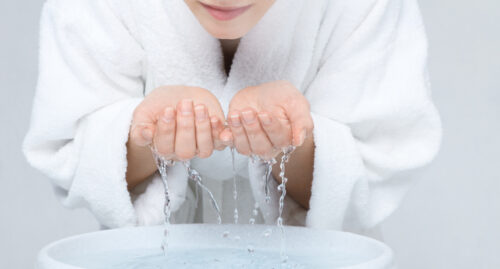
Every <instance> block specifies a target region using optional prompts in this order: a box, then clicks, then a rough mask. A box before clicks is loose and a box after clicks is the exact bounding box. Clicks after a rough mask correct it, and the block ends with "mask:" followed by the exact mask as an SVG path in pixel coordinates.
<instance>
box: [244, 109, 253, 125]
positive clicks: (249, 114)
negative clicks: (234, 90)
mask: <svg viewBox="0 0 500 269" xmlns="http://www.w3.org/2000/svg"><path fill="white" fill-rule="evenodd" d="M241 115H242V116H243V120H244V121H245V123H246V124H252V123H254V122H255V114H254V113H253V111H248V110H247V111H243V112H241Z"/></svg>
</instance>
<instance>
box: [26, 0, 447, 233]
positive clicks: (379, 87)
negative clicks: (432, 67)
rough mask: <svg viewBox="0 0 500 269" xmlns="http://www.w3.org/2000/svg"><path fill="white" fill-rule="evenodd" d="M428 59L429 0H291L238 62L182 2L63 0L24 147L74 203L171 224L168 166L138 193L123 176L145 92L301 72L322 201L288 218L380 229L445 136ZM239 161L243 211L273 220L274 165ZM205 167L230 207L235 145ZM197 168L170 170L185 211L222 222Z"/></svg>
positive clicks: (225, 93) (48, 14)
mask: <svg viewBox="0 0 500 269" xmlns="http://www.w3.org/2000/svg"><path fill="white" fill-rule="evenodd" d="M426 57H427V43H426V36H425V31H424V25H423V23H422V20H421V15H420V12H419V8H418V5H417V1H416V0H277V1H276V3H275V4H274V5H273V6H272V8H271V9H270V10H269V12H268V13H267V14H266V15H265V16H264V17H263V18H262V20H261V21H260V22H259V23H258V24H257V25H256V26H255V27H254V28H253V29H252V30H251V31H250V32H249V33H248V34H247V35H245V36H244V37H243V38H242V40H241V42H240V45H239V47H238V50H237V52H236V54H235V57H234V60H233V63H232V68H231V71H230V73H229V75H226V74H225V71H224V61H223V54H222V51H221V47H220V42H219V41H218V40H217V39H216V38H214V37H212V36H210V35H209V34H208V33H207V32H206V31H205V30H204V29H203V28H202V26H201V25H200V24H199V22H198V21H197V20H196V18H195V17H194V16H193V14H192V13H191V12H190V10H189V9H188V8H187V6H186V4H185V3H184V2H183V1H181V0H73V1H67V0H49V1H48V2H47V3H46V5H45V6H44V9H43V16H42V19H41V47H40V77H39V83H38V89H37V92H36V96H35V99H34V108H33V115H32V121H31V127H30V130H29V132H28V134H27V136H26V139H25V143H24V152H25V155H26V157H27V159H28V161H29V163H30V164H32V165H33V166H34V167H36V168H38V169H40V170H41V171H43V172H44V173H46V174H47V175H48V176H49V177H50V178H51V179H52V181H53V183H54V185H55V186H56V193H57V194H58V196H60V198H61V200H62V203H63V204H64V205H66V206H68V207H87V208H88V209H90V210H91V211H92V212H93V214H94V215H95V216H96V217H97V219H98V220H99V222H100V223H101V224H102V225H104V226H106V227H121V226H131V225H152V224H160V223H161V222H162V219H163V215H162V214H163V213H162V207H163V201H164V197H163V190H162V184H161V181H160V180H159V178H158V175H154V176H152V177H151V178H150V179H149V180H148V181H146V182H145V183H144V184H142V186H139V187H137V188H136V189H135V190H134V191H132V193H130V192H129V191H128V190H127V183H126V180H125V172H126V169H127V159H126V150H127V148H126V142H127V139H128V132H129V127H130V123H131V118H132V113H133V111H134V108H135V107H136V106H137V105H138V104H139V103H140V102H141V100H142V99H143V98H144V96H145V95H147V94H148V93H149V92H151V91H152V90H153V89H154V88H155V87H158V86H161V85H191V86H200V87H203V88H206V89H208V90H210V91H211V92H212V93H214V94H215V95H216V96H217V98H218V99H219V100H220V103H221V105H222V107H223V109H224V111H225V112H226V113H227V108H228V104H229V102H230V101H231V98H232V96H233V95H234V94H235V93H236V92H237V91H238V90H240V89H242V88H245V87H247V86H251V85H258V84H261V83H264V82H268V81H274V80H288V81H290V82H292V83H293V84H294V85H295V86H296V87H297V88H298V89H299V90H300V91H301V92H303V94H304V95H305V96H306V97H307V99H308V100H309V102H310V104H311V113H312V116H313V120H314V125H315V128H314V143H315V146H316V149H315V157H314V174H313V176H314V178H313V185H312V196H311V200H310V209H309V210H308V211H306V210H304V209H302V208H301V207H299V206H298V205H297V204H296V203H295V202H294V201H293V200H292V199H291V198H288V199H287V200H286V205H285V207H286V212H285V218H286V220H287V221H288V222H287V223H288V224H296V225H306V226H309V227H315V228H328V229H337V230H347V231H353V232H358V233H365V234H366V233H368V234H369V233H370V231H372V230H373V229H375V228H376V227H377V225H378V224H379V223H380V222H381V221H382V220H384V219H385V218H386V217H387V216H389V215H390V214H391V212H393V211H394V210H395V209H396V208H397V206H398V204H399V203H400V201H401V199H402V197H403V196H404V194H405V192H406V191H407V189H408V187H409V186H410V185H411V184H412V178H411V177H408V176H407V173H403V172H406V171H411V170H413V169H416V168H419V167H421V166H423V165H425V164H426V163H428V162H429V161H430V160H431V159H432V158H433V157H434V156H435V154H436V152H437V150H438V148H439V143H440V136H441V127H440V120H439V116H438V113H437V111H436V109H435V107H434V105H433V103H432V101H431V96H430V91H429V81H428V77H427V71H426ZM236 166H237V169H238V178H239V185H240V194H241V196H243V200H242V201H240V202H239V208H240V214H242V215H245V216H246V215H248V214H247V213H245V211H244V208H247V209H248V210H247V212H251V211H252V210H251V209H252V208H253V206H254V201H257V202H258V203H259V209H260V210H259V211H260V213H259V215H260V217H261V218H262V221H264V222H265V223H275V221H276V217H277V211H278V207H277V199H278V194H279V193H278V192H277V191H276V190H275V187H276V183H275V182H273V184H274V186H273V192H272V196H273V197H272V202H271V203H270V204H269V205H267V204H266V203H263V200H264V199H263V196H264V193H263V192H264V187H263V183H262V182H263V173H264V167H263V165H262V164H260V163H258V162H256V163H252V161H251V160H249V159H248V158H247V157H244V156H241V155H238V156H237V161H236ZM193 167H194V168H196V169H198V170H199V171H200V173H201V174H202V175H203V176H204V178H205V182H207V184H208V185H209V186H210V187H211V188H212V189H213V190H214V193H215V194H216V197H217V200H218V201H219V202H220V203H222V204H224V205H223V207H224V208H225V209H228V208H229V209H230V208H232V207H233V206H234V204H233V201H232V198H230V197H231V195H229V193H231V192H232V190H231V188H230V187H228V186H230V184H227V183H228V182H229V183H230V182H231V180H230V179H231V177H232V172H231V162H230V153H229V151H228V150H225V151H222V152H217V153H215V154H214V155H213V156H212V157H211V158H209V159H205V160H198V159H196V160H193ZM186 175H187V174H186V171H185V169H184V167H183V166H182V165H177V166H175V167H173V168H171V169H170V170H169V171H168V176H169V185H170V189H171V192H172V196H173V198H172V209H173V211H174V212H175V214H174V215H175V216H174V219H175V221H176V222H193V221H205V222H206V221H209V220H210V218H212V220H213V213H212V212H210V208H209V206H207V205H208V203H206V199H205V198H206V197H204V198H203V200H204V201H205V202H203V203H202V206H198V207H197V206H196V205H195V202H194V201H195V199H194V196H193V193H192V186H191V185H190V184H188V182H187V177H186ZM228 197H229V198H228ZM225 211H226V212H225V216H226V217H225V219H226V221H228V220H230V219H231V218H232V211H231V210H229V211H230V212H227V210H225ZM200 212H201V213H200ZM241 212H243V213H241ZM200 216H201V218H200ZM208 216H212V217H208ZM227 216H229V217H227ZM242 222H243V221H242Z"/></svg>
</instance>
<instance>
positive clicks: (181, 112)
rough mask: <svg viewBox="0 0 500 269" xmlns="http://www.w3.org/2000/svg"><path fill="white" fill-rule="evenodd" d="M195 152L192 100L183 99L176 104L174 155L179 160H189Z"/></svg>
mask: <svg viewBox="0 0 500 269" xmlns="http://www.w3.org/2000/svg"><path fill="white" fill-rule="evenodd" d="M195 154H196V134H195V123H194V113H193V100H190V99H184V100H181V101H180V102H179V104H177V125H176V134H175V155H176V156H177V157H178V158H179V159H180V160H190V159H192V158H193V157H194V156H195Z"/></svg>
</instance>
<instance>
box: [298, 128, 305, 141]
mask: <svg viewBox="0 0 500 269" xmlns="http://www.w3.org/2000/svg"><path fill="white" fill-rule="evenodd" d="M305 139H306V130H302V131H301V132H300V136H299V145H302V144H304V140H305Z"/></svg>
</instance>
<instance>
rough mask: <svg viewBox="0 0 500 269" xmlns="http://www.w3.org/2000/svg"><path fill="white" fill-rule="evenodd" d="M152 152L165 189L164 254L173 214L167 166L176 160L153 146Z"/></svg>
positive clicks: (165, 253) (162, 246) (162, 245)
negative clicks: (165, 155)
mask: <svg viewBox="0 0 500 269" xmlns="http://www.w3.org/2000/svg"><path fill="white" fill-rule="evenodd" d="M151 152H152V153H153V158H154V159H155V162H156V167H157V168H158V172H159V173H160V176H161V180H162V182H163V187H164V189H165V204H164V206H163V213H164V214H165V218H164V221H163V223H164V226H165V227H164V230H163V241H162V244H161V248H162V251H163V254H164V255H167V249H168V232H169V226H170V214H171V209H170V194H169V189H168V181H167V168H168V167H169V166H173V165H174V162H173V161H172V160H165V158H163V157H162V156H160V155H159V154H158V152H157V151H156V149H154V148H151Z"/></svg>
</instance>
